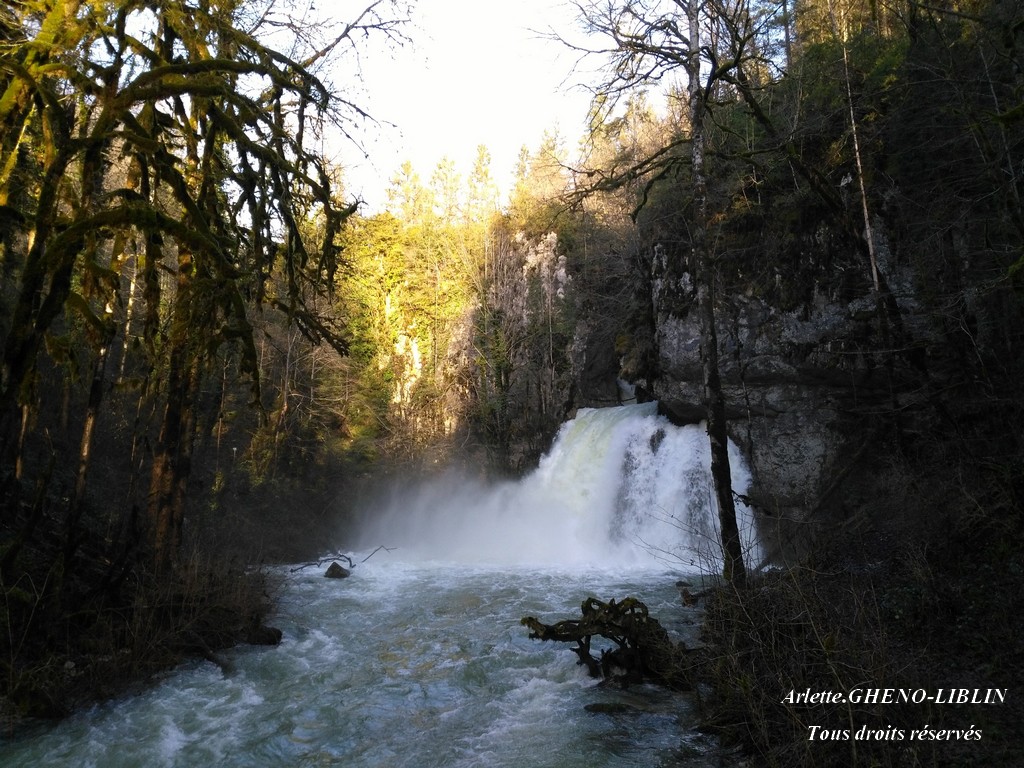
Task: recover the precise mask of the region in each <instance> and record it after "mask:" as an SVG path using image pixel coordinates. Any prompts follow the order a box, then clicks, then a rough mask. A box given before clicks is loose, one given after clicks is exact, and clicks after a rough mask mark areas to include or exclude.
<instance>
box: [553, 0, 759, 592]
mask: <svg viewBox="0 0 1024 768" xmlns="http://www.w3.org/2000/svg"><path fill="white" fill-rule="evenodd" d="M576 8H577V10H578V13H579V19H580V20H581V22H582V26H583V29H584V31H585V32H586V33H587V34H588V36H589V37H588V39H589V40H598V41H604V42H606V43H607V45H604V46H602V45H593V46H591V45H590V44H572V45H573V47H574V48H576V49H577V50H578V51H580V52H581V53H582V54H584V55H586V56H594V55H597V56H601V57H604V59H605V60H606V61H607V63H608V65H607V67H606V69H605V71H606V73H607V77H606V78H605V79H603V80H602V81H601V82H600V83H599V84H598V85H597V86H596V88H595V96H596V98H595V119H600V118H601V117H602V116H606V115H608V114H610V113H611V112H612V111H613V110H614V109H615V107H616V106H617V104H618V103H619V102H620V101H622V100H623V99H625V98H627V97H629V96H630V95H631V94H632V93H634V92H635V91H636V90H637V89H640V88H648V87H651V86H652V85H653V84H655V83H659V82H662V81H663V80H665V79H666V78H668V77H670V76H674V75H676V74H682V75H683V77H684V78H685V81H686V100H687V110H686V113H685V116H686V123H687V124H686V125H681V126H680V131H679V136H680V138H678V139H676V140H674V141H672V142H668V143H666V144H665V146H663V147H661V148H659V149H658V150H657V151H655V152H653V153H651V154H649V155H647V156H646V157H642V158H639V159H637V160H636V161H635V162H633V163H632V164H631V165H630V166H629V167H627V168H624V169H621V170H620V171H619V172H618V173H616V174H613V175H607V176H603V175H601V174H599V173H598V174H597V181H596V182H592V183H591V185H590V188H599V189H600V188H604V189H609V188H614V187H616V186H617V185H620V184H622V183H631V182H633V181H634V180H635V179H636V178H637V177H641V176H645V175H646V176H648V177H650V176H652V175H657V174H658V172H659V171H663V170H664V169H665V168H666V167H667V166H669V165H673V164H679V162H680V161H679V158H678V157H676V156H674V153H677V152H678V150H679V149H680V148H682V147H684V146H685V147H687V148H688V152H686V153H685V156H686V159H687V160H688V163H689V172H690V191H691V196H692V197H691V200H692V209H691V212H690V216H689V218H688V220H687V221H688V226H689V252H690V255H689V262H690V263H689V267H690V270H691V271H692V273H693V276H694V280H695V283H696V285H697V309H698V314H699V318H700V325H701V336H702V344H701V350H702V354H701V361H702V368H703V379H704V382H703V383H704V401H705V406H706V409H707V430H708V437H709V440H710V444H711V473H712V478H713V481H714V488H715V496H716V501H717V505H718V516H719V524H720V533H721V546H722V552H723V563H724V565H723V575H724V576H725V578H726V579H728V580H729V581H731V582H732V583H733V584H735V585H736V586H742V585H743V584H744V583H745V582H746V567H745V565H744V560H743V550H742V543H741V540H740V536H739V529H738V525H737V522H736V508H735V501H734V496H733V492H732V477H731V469H730V466H729V457H728V431H727V423H726V409H725V397H724V395H723V392H722V383H721V377H720V373H719V364H718V341H717V327H716V320H715V283H716V265H715V254H714V251H713V248H712V245H711V243H710V240H709V236H708V235H709V213H708V171H707V169H706V157H707V154H708V151H709V147H708V141H709V138H708V137H709V128H710V125H711V115H710V111H711V109H712V108H713V105H714V104H715V103H716V100H718V99H721V98H723V97H724V96H726V95H727V94H725V93H724V91H725V90H726V88H727V87H728V85H729V84H730V82H731V81H732V80H735V79H736V78H737V73H738V72H742V71H743V70H744V68H745V67H748V66H749V65H750V64H751V63H752V62H753V61H754V59H755V52H754V50H753V47H754V43H755V41H756V39H757V35H758V29H757V27H756V24H755V20H754V18H753V17H752V15H751V13H750V8H749V5H748V2H747V0H654V1H652V2H647V1H645V0H622V1H621V2H618V1H617V0H611V1H609V0H604V1H601V0H587V2H577V3H576ZM740 77H742V74H741V75H740Z"/></svg>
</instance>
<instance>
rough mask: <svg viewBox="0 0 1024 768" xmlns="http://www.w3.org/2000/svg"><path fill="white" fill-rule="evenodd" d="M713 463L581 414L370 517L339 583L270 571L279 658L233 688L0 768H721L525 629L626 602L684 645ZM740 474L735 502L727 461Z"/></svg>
mask: <svg viewBox="0 0 1024 768" xmlns="http://www.w3.org/2000/svg"><path fill="white" fill-rule="evenodd" d="M708 462H709V458H708V449H707V436H706V434H704V431H703V429H701V428H700V427H696V426H694V427H684V428H679V427H674V426H672V425H671V424H669V423H668V421H667V420H665V419H664V418H662V417H660V416H658V415H657V412H656V408H655V406H653V405H643V406H629V407H623V408H616V409H602V410H583V411H580V413H579V414H578V415H577V416H576V418H575V419H574V420H572V421H571V422H569V423H567V424H566V425H565V426H564V427H563V429H562V430H561V432H560V433H559V436H558V438H557V440H556V441H555V444H554V445H553V446H552V449H551V451H550V452H549V453H548V455H547V456H546V457H545V458H544V460H543V461H542V462H541V463H540V465H539V467H538V468H537V470H536V471H535V472H533V473H531V474H530V475H529V476H528V477H526V478H524V479H522V480H520V481H518V482H514V483H511V482H510V483H501V484H497V485H490V484H486V483H482V482H478V481H470V480H467V479H465V478H460V477H456V476H454V475H449V476H446V477H444V478H441V479H435V480H432V481H430V482H426V483H423V484H420V485H417V486H415V487H412V488H410V487H406V488H404V489H403V490H401V491H400V492H399V491H396V492H395V493H394V494H393V495H392V496H391V497H390V498H389V499H388V500H387V501H386V503H383V504H381V505H378V506H374V507H373V508H370V509H368V510H366V515H365V520H366V524H365V527H364V531H363V537H362V538H363V541H362V544H361V545H360V546H361V547H362V551H355V552H353V553H352V557H351V559H352V561H353V562H355V563H356V567H355V568H354V569H353V570H352V575H351V576H350V577H349V578H347V579H342V580H336V579H326V578H324V576H323V572H322V570H321V569H320V568H297V567H281V568H279V569H277V570H276V571H275V573H276V575H277V576H278V577H279V581H280V586H279V591H278V594H277V598H278V610H277V613H276V615H274V616H272V617H270V623H272V624H273V625H275V626H277V627H279V628H280V629H281V630H282V632H283V640H282V642H281V644H280V645H279V646H277V647H274V648H254V647H241V648H236V649H234V650H231V651H229V652H227V653H225V654H224V655H225V658H226V660H227V662H228V664H227V667H226V668H221V667H219V666H217V665H214V664H212V663H210V662H206V661H196V662H192V663H189V664H186V665H184V666H182V667H180V668H179V669H177V670H175V671H173V672H172V673H170V674H168V675H167V676H166V677H165V678H163V679H162V680H160V681H157V682H155V683H154V685H153V686H152V687H151V688H149V689H147V690H146V691H144V692H143V693H141V694H139V695H135V696H128V697H124V698H121V699H118V700H116V701H111V702H107V703H104V704H102V705H99V706H96V707H93V708H91V709H89V710H87V711H83V712H80V713H78V714H76V715H74V716H73V717H71V718H69V719H68V720H66V721H64V722H61V723H59V724H49V723H46V724H40V725H39V726H38V727H37V728H35V729H33V730H31V731H30V732H28V733H26V734H22V735H21V736H19V738H17V739H14V740H12V739H7V740H0V766H3V767H5V768H6V766H11V767H12V768H13V767H15V766H16V767H17V768H33V767H35V766H39V767H40V768H43V767H45V768H60V767H63V766H66V767H67V768H82V767H88V766H94V767H96V768H154V767H157V768H159V767H166V768H192V767H193V766H218V767H219V768H236V767H237V768H253V767H257V768H258V767H260V766H266V768H292V767H294V768H305V767H307V766H308V767H310V768H312V767H313V766H345V768H404V767H408V768H580V767H582V766H586V767H587V768H634V767H635V766H640V765H642V766H659V765H672V766H683V765H685V766H689V767H690V768H709V767H710V766H712V765H718V758H717V756H716V754H715V745H714V743H713V741H712V740H711V739H710V738H709V737H708V736H706V735H705V734H702V733H700V732H698V731H697V729H696V724H697V715H696V711H695V704H694V702H693V701H692V700H691V699H690V698H688V697H687V696H685V695H680V694H678V693H669V692H667V691H664V690H661V689H659V688H656V687H653V686H647V685H644V686H638V687H634V688H632V689H630V690H628V691H622V690H614V689H610V688H601V687H598V686H597V685H596V683H595V681H594V680H592V679H591V678H589V677H587V675H586V673H585V671H584V670H583V668H582V667H580V666H578V665H577V664H576V657H575V655H574V654H573V653H572V652H571V651H570V650H569V649H567V648H566V647H564V646H563V645H560V644H552V643H542V642H540V641H537V640H530V639H529V637H528V631H527V630H526V628H525V627H523V626H521V624H520V620H521V619H522V618H523V617H524V616H535V617H537V618H539V619H540V620H541V621H542V622H545V623H551V622H555V621H558V620H561V619H564V618H570V617H573V616H577V615H578V614H579V606H580V603H581V602H582V601H583V600H585V599H586V598H587V597H590V596H594V597H597V598H599V599H602V600H608V599H611V598H616V599H621V598H624V597H627V596H632V597H636V598H638V599H640V600H642V601H644V602H645V603H646V604H647V605H648V607H649V609H650V611H651V614H652V615H654V616H656V617H657V618H658V619H659V621H661V623H662V624H663V625H664V626H665V627H666V628H667V629H668V630H669V632H670V633H671V634H672V635H673V636H674V637H675V638H676V639H678V640H683V641H692V640H693V639H694V638H696V636H697V631H698V628H699V617H698V614H697V613H696V612H695V611H694V610H693V609H684V608H683V607H682V606H681V604H680V598H679V591H678V588H677V585H676V583H677V581H678V580H680V579H685V580H688V581H693V582H694V583H696V581H697V580H699V579H700V578H701V577H702V575H703V574H707V573H714V572H716V571H717V569H718V560H719V558H718V557H717V555H716V551H717V543H716V542H717V538H716V532H715V529H716V519H717V516H716V514H715V511H714V508H713V501H712V499H713V494H712V493H711V486H710V480H709V469H708ZM733 475H734V478H735V479H736V490H737V491H741V492H742V491H743V490H745V485H746V483H747V482H748V475H747V473H746V470H745V469H744V467H743V463H742V461H741V459H740V457H739V455H738V454H737V455H735V456H734V457H733ZM740 516H741V528H742V529H743V530H744V531H745V535H746V540H747V547H748V551H755V550H756V539H755V537H754V536H753V524H752V521H751V518H750V514H749V511H748V510H746V509H745V508H741V509H740ZM380 544H384V545H385V546H387V549H386V550H376V547H377V546H378V545H380ZM375 550H376V551H375ZM371 554H372V556H370V555H371ZM367 558H368V559H367ZM595 650H597V647H596V646H595ZM594 705H598V711H594V710H595V707H594ZM601 705H609V706H608V707H607V708H606V709H600V706H601ZM588 707H589V709H588Z"/></svg>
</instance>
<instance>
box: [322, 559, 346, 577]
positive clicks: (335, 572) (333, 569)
mask: <svg viewBox="0 0 1024 768" xmlns="http://www.w3.org/2000/svg"><path fill="white" fill-rule="evenodd" d="M351 575H352V572H351V571H349V570H347V569H345V568H342V567H341V566H340V565H338V564H337V563H331V564H330V566H328V568H327V572H326V573H325V574H324V576H325V577H326V578H328V579H347V578H348V577H349V576H351Z"/></svg>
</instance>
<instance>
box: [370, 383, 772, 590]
mask: <svg viewBox="0 0 1024 768" xmlns="http://www.w3.org/2000/svg"><path fill="white" fill-rule="evenodd" d="M730 466H731V468H732V475H733V487H734V489H735V490H736V491H737V492H738V493H741V494H742V493H745V492H746V490H747V486H748V484H749V481H750V476H749V472H748V471H747V469H746V467H745V465H744V463H743V461H742V457H741V456H740V454H739V451H738V450H736V449H735V447H734V446H730ZM715 509H716V507H715V502H714V494H713V488H712V485H711V478H710V449H709V445H708V438H707V434H706V432H705V430H704V428H703V427H702V426H697V425H693V426H687V427H676V426H674V425H672V424H671V423H670V422H669V421H668V419H666V418H665V417H663V416H659V415H658V413H657V404H656V403H645V404H641V405H628V406H620V407H616V408H602V409H581V410H580V411H579V412H578V413H577V415H576V418H574V419H573V420H571V421H569V422H567V423H566V424H565V425H563V427H562V429H561V431H560V432H559V434H558V437H557V438H556V440H555V443H554V445H553V446H552V448H551V450H550V451H549V452H548V454H547V455H546V456H545V457H544V458H543V459H542V460H541V462H540V465H539V466H538V468H537V469H536V470H534V471H533V472H532V473H531V474H529V475H528V476H526V477H525V478H523V479H522V480H519V481H517V482H507V483H500V484H496V485H495V484H492V485H488V484H485V483H482V482H479V481H475V480H467V479H465V478H462V477H457V476H454V475H447V476H445V477H443V478H440V479H435V480H432V481H429V482H426V483H424V484H422V485H420V486H417V487H415V488H413V489H405V490H404V491H403V492H401V493H396V494H395V496H394V497H393V498H392V499H391V500H390V502H389V503H388V504H386V505H384V508H383V509H381V508H379V507H378V508H376V509H374V510H373V511H372V512H371V513H369V514H368V515H367V519H366V522H365V525H364V531H363V541H362V545H363V547H364V548H365V547H370V546H372V545H375V544H383V545H385V546H387V547H397V548H399V550H400V552H399V553H396V554H398V556H399V557H402V558H403V559H404V558H412V559H416V560H437V561H455V562H461V563H481V564H523V565H541V566H543V565H557V566H564V565H573V564H588V563H590V564H599V563H600V564H603V565H605V566H609V565H618V566H631V565H637V566H647V565H653V564H655V563H661V564H662V565H669V566H673V567H676V568H681V569H684V570H692V571H696V570H701V571H705V572H716V571H717V570H719V568H720V555H719V554H718V552H719V547H718V541H719V539H718V533H717V514H716V512H715ZM737 515H738V518H739V524H740V530H741V532H742V536H743V541H744V549H745V551H746V552H747V554H748V557H747V559H748V561H753V560H759V557H758V554H757V544H756V535H755V530H754V524H753V519H752V515H751V513H750V510H749V509H748V508H747V507H746V506H745V505H742V504H739V505H738V508H737Z"/></svg>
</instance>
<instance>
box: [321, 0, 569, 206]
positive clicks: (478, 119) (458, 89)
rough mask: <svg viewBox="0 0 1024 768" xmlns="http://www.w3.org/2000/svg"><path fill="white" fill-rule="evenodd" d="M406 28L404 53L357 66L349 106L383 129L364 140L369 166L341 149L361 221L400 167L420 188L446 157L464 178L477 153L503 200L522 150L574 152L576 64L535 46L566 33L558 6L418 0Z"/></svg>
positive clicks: (556, 46) (375, 54)
mask: <svg viewBox="0 0 1024 768" xmlns="http://www.w3.org/2000/svg"><path fill="white" fill-rule="evenodd" d="M412 21H413V23H412V25H411V26H409V27H408V28H407V32H408V34H409V36H410V37H411V38H412V40H411V43H409V44H407V45H406V46H404V47H403V48H401V49H398V50H391V51H388V50H384V49H383V48H384V47H383V46H378V48H377V49H375V50H368V51H366V53H365V54H364V55H363V56H362V77H363V83H364V86H365V90H364V91H363V93H362V94H361V95H360V96H358V97H357V100H358V102H359V104H360V106H363V107H364V108H365V109H366V111H368V112H369V113H370V114H371V115H372V116H373V117H374V118H375V119H376V120H378V121H380V122H381V123H382V124H381V125H379V126H375V127H371V128H370V129H369V131H368V132H367V133H365V134H364V136H363V138H362V140H363V141H364V148H365V150H366V153H367V154H368V155H369V157H368V158H364V157H363V156H362V153H361V152H359V151H358V150H357V149H356V148H355V147H353V146H351V145H349V146H344V145H342V146H340V148H339V151H340V153H341V158H340V160H341V162H342V164H343V165H344V171H343V175H344V179H345V186H346V191H347V192H348V195H349V196H358V197H360V198H361V199H363V200H364V201H365V202H366V203H367V206H366V209H368V211H369V212H375V211H379V210H380V209H381V208H382V206H383V204H384V202H385V201H386V189H387V185H388V182H389V181H390V180H391V179H392V178H393V177H394V175H395V173H396V172H397V171H398V169H399V168H400V166H401V165H402V163H403V162H405V161H407V160H408V161H410V162H411V163H412V165H413V168H414V169H415V171H416V172H417V173H418V174H419V175H420V177H421V179H422V180H423V181H424V183H426V182H428V181H429V179H430V176H431V174H432V173H433V170H434V168H435V167H436V165H437V163H438V162H439V161H440V160H441V159H442V158H444V157H447V158H449V159H451V160H453V161H454V162H455V164H456V167H457V168H458V170H459V172H460V173H461V174H462V175H463V177H465V176H466V175H468V174H469V172H470V170H471V169H472V164H473V160H474V159H475V157H476V153H477V147H478V145H480V144H483V145H485V146H486V147H487V148H488V150H489V151H490V154H491V174H492V176H494V178H495V180H496V181H497V182H498V184H499V187H500V188H501V189H502V192H507V191H508V188H509V186H510V183H511V180H512V174H513V171H514V168H515V162H516V158H517V157H518V155H519V150H520V148H521V147H523V146H524V145H525V146H526V147H527V148H528V149H530V150H534V149H536V148H537V147H538V146H539V145H540V142H541V139H542V137H543V134H544V131H545V130H555V129H557V130H558V132H559V134H560V136H561V137H562V139H563V140H564V142H565V146H566V147H567V148H570V149H571V148H574V147H575V146H576V144H577V142H578V140H579V139H580V137H581V136H582V135H583V129H584V125H585V120H586V116H587V109H588V106H589V96H588V94H587V93H586V92H585V90H583V89H581V88H579V87H578V83H579V81H580V79H581V77H582V75H580V74H574V65H575V63H576V59H577V56H576V55H575V54H574V53H573V52H571V51H570V50H569V49H568V48H566V47H565V46H564V45H562V44H560V43H558V42H557V41H553V40H547V39H543V38H542V34H543V33H544V32H550V30H552V29H554V30H557V31H559V32H568V31H570V30H571V29H572V26H573V22H572V15H571V11H570V10H569V9H568V8H567V7H566V6H565V5H563V4H562V3H561V2H559V0H419V2H418V3H417V6H416V7H415V8H414V11H413V17H412ZM336 80H338V81H340V80H341V78H336ZM574 85H577V87H573V86H574ZM386 123H390V124H393V125H394V127H389V126H388V125H386ZM343 144H344V143H343Z"/></svg>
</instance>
